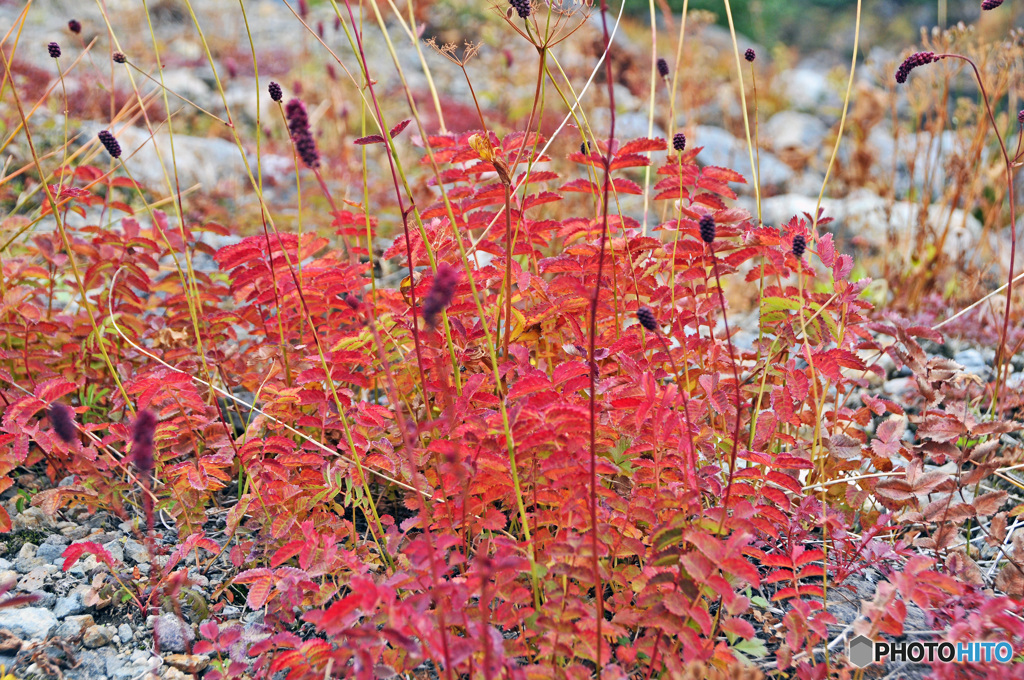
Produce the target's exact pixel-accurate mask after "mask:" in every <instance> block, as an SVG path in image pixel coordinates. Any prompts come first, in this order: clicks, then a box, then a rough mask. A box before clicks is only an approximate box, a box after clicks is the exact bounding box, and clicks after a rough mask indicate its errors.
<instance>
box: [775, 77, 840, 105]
mask: <svg viewBox="0 0 1024 680" xmlns="http://www.w3.org/2000/svg"><path fill="white" fill-rule="evenodd" d="M777 82H778V83H779V84H780V85H781V86H782V91H783V93H784V94H785V95H786V97H787V98H788V99H789V104H790V107H791V108H793V109H796V110H798V111H819V110H821V109H822V108H824V107H828V106H839V104H840V103H841V102H840V100H839V95H838V94H837V93H836V91H835V90H834V89H833V87H832V86H831V85H829V82H828V76H827V74H826V73H824V72H822V71H819V70H817V69H813V68H806V67H799V68H794V69H789V70H788V71H783V72H782V73H780V74H779V75H778V80H777Z"/></svg>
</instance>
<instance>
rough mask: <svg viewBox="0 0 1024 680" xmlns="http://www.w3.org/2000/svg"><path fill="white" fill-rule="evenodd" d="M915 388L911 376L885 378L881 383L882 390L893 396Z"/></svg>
mask: <svg viewBox="0 0 1024 680" xmlns="http://www.w3.org/2000/svg"><path fill="white" fill-rule="evenodd" d="M915 389H917V383H916V382H915V381H914V379H913V378H893V379H892V380H886V381H885V383H884V384H883V385H882V391H883V392H885V393H886V394H890V395H893V396H900V395H904V394H906V393H907V392H910V391H911V390H915Z"/></svg>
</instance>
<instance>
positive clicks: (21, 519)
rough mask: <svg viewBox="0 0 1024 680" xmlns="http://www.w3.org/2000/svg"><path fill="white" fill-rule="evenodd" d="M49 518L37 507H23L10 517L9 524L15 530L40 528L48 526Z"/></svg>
mask: <svg viewBox="0 0 1024 680" xmlns="http://www.w3.org/2000/svg"><path fill="white" fill-rule="evenodd" d="M49 525H50V520H49V518H48V517H47V516H46V513H44V512H43V511H42V510H40V509H39V508H25V509H24V510H22V511H21V512H19V513H18V514H16V515H14V516H13V517H12V518H11V526H12V527H13V528H14V530H15V531H21V530H22V529H42V528H43V527H46V526H49Z"/></svg>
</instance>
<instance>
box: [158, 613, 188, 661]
mask: <svg viewBox="0 0 1024 680" xmlns="http://www.w3.org/2000/svg"><path fill="white" fill-rule="evenodd" d="M153 634H154V635H155V636H156V637H157V639H158V640H159V642H160V649H163V650H166V651H168V652H184V651H185V647H186V644H187V643H188V642H190V641H192V640H193V639H194V638H195V635H194V634H193V633H192V627H191V626H189V625H188V624H186V623H184V622H182V621H181V620H180V619H178V617H177V616H175V615H174V614H161V615H160V616H158V617H157V618H156V620H155V621H154V623H153Z"/></svg>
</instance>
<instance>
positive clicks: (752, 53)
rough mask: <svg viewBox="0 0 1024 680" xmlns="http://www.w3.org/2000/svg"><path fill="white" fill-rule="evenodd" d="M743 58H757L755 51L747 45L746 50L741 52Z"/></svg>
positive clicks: (751, 59)
mask: <svg viewBox="0 0 1024 680" xmlns="http://www.w3.org/2000/svg"><path fill="white" fill-rule="evenodd" d="M743 58H744V59H746V60H747V61H754V60H755V59H757V52H755V51H754V50H753V48H750V47H748V48H747V51H746V52H744V53H743Z"/></svg>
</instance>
